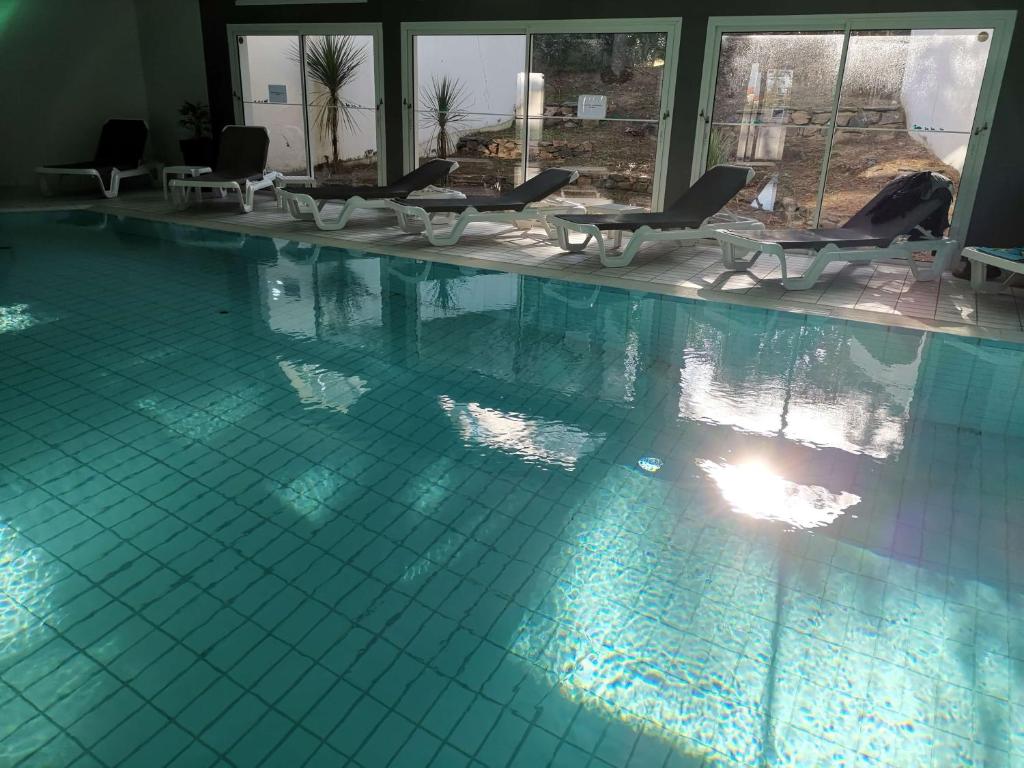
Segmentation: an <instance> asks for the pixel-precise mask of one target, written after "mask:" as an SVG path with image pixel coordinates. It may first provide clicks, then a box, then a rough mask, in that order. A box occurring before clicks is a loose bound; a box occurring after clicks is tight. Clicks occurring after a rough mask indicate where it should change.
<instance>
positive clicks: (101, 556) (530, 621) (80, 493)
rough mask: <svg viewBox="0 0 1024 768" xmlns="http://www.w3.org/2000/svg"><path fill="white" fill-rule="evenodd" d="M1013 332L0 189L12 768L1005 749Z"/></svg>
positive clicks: (1012, 654) (5, 658)
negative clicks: (994, 334) (907, 322)
mask: <svg viewBox="0 0 1024 768" xmlns="http://www.w3.org/2000/svg"><path fill="white" fill-rule="evenodd" d="M1022 467H1024V347H1021V346H1017V345H1013V344H1007V343H997V342H990V341H983V340H978V339H970V338H961V337H955V336H949V335H938V334H924V333H921V332H918V331H913V330H907V329H901V328H894V327H887V326H882V325H868V324H860V323H855V322H846V321H837V320H834V319H829V318H824V317H810V316H803V315H798V314H790V313H782V312H774V311H769V310H760V309H751V308H745V307H740V306H735V305H729V304H724V303H714V302H703V301H690V300H683V299H678V298H673V297H667V296H659V295H655V294H649V293H640V292H629V291H626V290H622V289H615V288H609V287H602V286H595V285H583V284H573V283H568V282H559V281H553V280H546V279H540V278H535V277H528V276H523V275H517V274H508V273H500V272H485V271H478V270H473V269H468V268H464V267H458V266H454V265H447V264H441V263H431V262H427V261H413V260H410V259H404V258H398V257H392V256H383V255H377V254H373V253H362V252H355V251H345V250H340V249H334V248H326V247H323V248H321V247H320V246H316V245H311V244H304V243H298V242H293V241H287V240H275V239H270V238H261V237H253V236H247V235H243V234H235V233H228V232H218V231H213V230H204V229H192V228H187V227H182V226H178V225H170V224H160V223H155V222H147V221H143V220H138V219H118V218H114V217H112V216H107V215H103V214H97V213H91V212H84V211H79V212H59V213H24V214H9V215H3V216H0V766H12V767H13V766H22V765H24V766H43V765H46V766H75V768H85V767H86V766H140V767H141V768H153V767H155V766H163V765H173V766H187V767H188V768H196V767H199V768H201V767H203V766H212V765H229V766H238V767H239V768H246V767H248V766H260V765H266V766H282V767H288V768H291V767H293V766H332V767H333V766H344V765H350V766H361V767H362V768H377V767H378V766H394V767H395V768H399V767H402V768H405V767H410V768H412V767H420V766H427V765H433V766H439V767H444V768H447V767H448V766H463V765H473V766H488V767H491V766H494V767H497V766H530V767H531V768H535V767H536V766H544V765H557V766H601V767H604V768H607V767H608V766H638V767H641V768H647V767H648V766H655V767H659V768H660V767H661V766H665V767H666V768H670V767H672V768H674V767H682V766H801V768H803V767H806V766H819V765H820V766H836V765H865V766H876V765H884V766H898V767H899V768H905V767H906V766H925V765H934V766H954V765H976V766H1011V765H1015V764H1018V765H1019V764H1022V763H1024V560H1022V558H1021V557H1020V553H1021V551H1022V549H1024V471H1022Z"/></svg>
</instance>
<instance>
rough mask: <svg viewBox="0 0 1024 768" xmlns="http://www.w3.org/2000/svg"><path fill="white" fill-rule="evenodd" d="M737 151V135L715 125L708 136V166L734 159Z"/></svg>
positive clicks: (711, 166)
mask: <svg viewBox="0 0 1024 768" xmlns="http://www.w3.org/2000/svg"><path fill="white" fill-rule="evenodd" d="M735 153H736V137H735V136H733V135H732V134H731V133H727V132H725V131H723V130H722V129H721V128H718V127H715V128H712V129H711V136H710V137H709V138H708V162H707V167H708V168H714V167H715V166H716V165H721V164H722V163H730V162H732V161H733V159H734V156H735Z"/></svg>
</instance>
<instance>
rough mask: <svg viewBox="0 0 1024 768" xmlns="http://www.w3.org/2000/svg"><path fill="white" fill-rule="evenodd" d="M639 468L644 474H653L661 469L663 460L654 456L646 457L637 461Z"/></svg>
mask: <svg viewBox="0 0 1024 768" xmlns="http://www.w3.org/2000/svg"><path fill="white" fill-rule="evenodd" d="M637 466H639V467H640V469H642V470H643V471H644V472H650V473H652V474H653V473H655V472H657V471H658V470H659V469H661V459H659V458H655V457H654V456H644V457H642V458H641V459H640V460H639V461H637Z"/></svg>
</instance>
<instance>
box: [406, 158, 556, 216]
mask: <svg viewBox="0 0 1024 768" xmlns="http://www.w3.org/2000/svg"><path fill="white" fill-rule="evenodd" d="M574 173H575V171H570V170H567V169H565V168H546V169H544V170H543V171H541V172H540V173H538V174H537V175H536V176H534V177H533V178H532V179H530V180H529V181H526V182H523V183H522V184H520V185H519V186H518V187H516V188H515V189H512V190H509V192H507V193H506V194H504V195H496V196H493V197H489V196H485V195H479V196H474V197H467V198H465V199H461V200H460V199H453V200H445V199H434V198H429V197H421V198H417V199H416V200H396V201H395V202H396V203H399V204H400V205H408V206H411V207H412V206H414V207H416V208H422V209H423V210H425V211H427V212H429V213H462V211H464V210H466V209H467V208H475V209H476V210H478V211H481V212H485V213H486V212H493V211H513V212H515V211H521V210H523V209H524V208H525V207H526V206H527V205H529V204H530V203H536V202H538V201H540V200H543V199H544V198H545V197H547V196H548V195H553V194H554V193H555V192H557V191H558V190H560V189H561V188H562V187H564V186H565V185H566V184H568V183H569V182H570V181H572V177H573V174H574Z"/></svg>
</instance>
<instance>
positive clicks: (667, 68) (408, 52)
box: [402, 16, 683, 211]
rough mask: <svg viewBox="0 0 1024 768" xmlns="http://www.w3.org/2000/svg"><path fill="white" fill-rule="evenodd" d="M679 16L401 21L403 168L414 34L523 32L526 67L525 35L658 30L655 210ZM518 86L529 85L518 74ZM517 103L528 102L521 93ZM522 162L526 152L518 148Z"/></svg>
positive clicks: (409, 137) (409, 158)
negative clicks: (661, 42) (661, 46)
mask: <svg viewBox="0 0 1024 768" xmlns="http://www.w3.org/2000/svg"><path fill="white" fill-rule="evenodd" d="M682 22H683V20H682V19H681V18H679V17H661V16H658V17H653V16H652V17H648V18H628V19H559V20H554V21H519V20H517V21H416V22H403V23H402V110H403V112H404V113H405V117H404V119H403V120H402V146H403V148H404V150H405V151H404V157H405V166H404V169H405V172H406V173H408V172H409V171H411V170H412V169H413V166H414V165H415V163H416V130H415V128H416V126H415V121H416V114H415V107H416V93H415V88H416V72H415V71H414V68H415V66H416V58H415V56H414V47H413V46H414V44H415V43H414V38H415V37H416V35H523V36H525V37H526V60H525V61H524V62H523V71H524V72H529V71H530V64H531V61H530V59H531V50H530V48H531V46H530V35H544V34H565V33H572V32H578V33H586V32H593V33H612V32H663V33H665V35H666V41H665V65H664V67H663V70H664V74H663V75H662V78H661V115H660V120H659V124H658V146H657V149H656V150H655V161H654V178H653V186H652V190H651V210H656V211H660V210H661V209H662V206H663V205H664V202H665V171H666V168H667V165H668V149H669V136H670V135H671V133H672V105H673V102H674V100H675V92H676V71H677V69H678V62H679V32H680V29H681V27H682ZM523 85H524V91H525V89H526V88H528V87H529V85H528V80H527V79H525V78H524V84H523ZM523 103H524V104H526V103H528V98H527V94H526V93H525V92H524V94H523ZM523 163H524V166H525V163H526V153H525V152H524V160H523Z"/></svg>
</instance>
